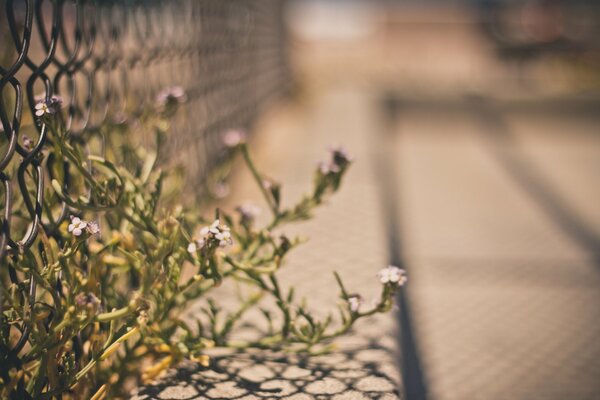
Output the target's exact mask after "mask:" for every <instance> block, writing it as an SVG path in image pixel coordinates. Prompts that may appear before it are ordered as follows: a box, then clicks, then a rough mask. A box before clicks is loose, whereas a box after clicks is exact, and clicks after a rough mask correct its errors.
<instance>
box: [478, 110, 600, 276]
mask: <svg viewBox="0 0 600 400" xmlns="http://www.w3.org/2000/svg"><path fill="white" fill-rule="evenodd" d="M471 103H472V110H474V112H475V113H476V115H477V116H478V117H479V119H480V121H481V123H482V125H483V126H484V133H485V134H486V135H485V139H487V140H486V143H487V144H488V149H489V151H490V153H491V154H492V155H493V156H494V158H495V160H496V161H497V162H498V164H500V165H501V166H502V167H503V168H504V170H505V171H506V172H507V173H508V174H509V176H510V177H511V178H512V179H513V180H514V181H515V182H516V183H517V184H518V185H519V186H520V188H521V189H522V190H523V191H524V192H525V193H527V194H528V195H529V196H530V197H531V198H532V199H533V200H534V201H535V203H536V204H537V205H538V206H539V208H540V209H541V210H542V211H543V212H544V214H545V215H546V216H547V217H548V219H549V220H550V221H552V223H554V224H555V225H556V226H557V227H558V228H559V229H560V230H561V231H562V232H564V233H565V234H566V235H567V236H568V237H570V238H571V239H573V240H574V241H575V242H576V243H577V244H578V245H579V246H580V247H581V248H582V249H583V250H584V251H586V252H587V253H588V254H589V255H590V256H591V257H592V259H593V261H594V264H595V265H596V267H598V268H600V237H598V235H596V234H595V233H594V232H593V231H592V230H591V229H589V227H588V226H587V225H586V224H585V223H584V222H583V221H581V219H580V217H579V216H578V215H577V214H576V213H575V212H574V211H573V209H572V207H570V206H569V205H568V204H567V203H566V201H565V200H564V199H563V198H562V197H561V195H560V192H559V191H558V190H557V189H556V188H555V187H553V185H552V184H550V183H549V182H548V181H547V180H546V179H545V178H544V175H543V174H542V173H541V172H540V171H539V169H538V168H536V166H535V165H534V164H533V163H532V162H530V160H528V159H527V158H525V157H523V155H521V154H519V153H518V152H517V151H511V150H510V147H511V145H514V144H515V142H516V139H515V138H514V135H513V134H512V133H511V131H510V128H509V126H508V124H507V122H506V120H505V119H504V118H503V116H502V115H501V114H500V112H499V111H498V110H496V109H495V108H494V107H493V105H492V104H490V102H489V101H486V100H485V99H481V98H476V99H475V98H472V99H471Z"/></svg>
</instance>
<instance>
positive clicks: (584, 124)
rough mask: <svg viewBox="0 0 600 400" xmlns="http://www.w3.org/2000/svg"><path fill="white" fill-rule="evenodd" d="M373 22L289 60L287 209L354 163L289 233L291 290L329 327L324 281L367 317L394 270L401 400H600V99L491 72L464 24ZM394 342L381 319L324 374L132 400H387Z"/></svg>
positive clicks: (217, 376) (203, 383)
mask: <svg viewBox="0 0 600 400" xmlns="http://www.w3.org/2000/svg"><path fill="white" fill-rule="evenodd" d="M405 11H406V10H405ZM336 12H337V11H336ZM411 13H412V14H411ZM361 15H363V16H364V14H361ZM335 18H338V21H342V19H343V15H342V14H336V15H335ZM375 20H377V21H387V22H385V23H384V24H383V25H381V26H379V28H378V29H374V30H373V31H372V32H371V33H370V34H367V35H364V36H362V37H358V38H356V37H355V38H353V39H352V40H349V39H345V40H341V41H335V40H330V41H327V40H323V41H320V42H313V43H307V42H300V43H296V47H295V49H294V50H295V51H294V52H293V54H292V55H293V56H294V57H293V58H294V63H295V65H296V67H297V72H298V74H297V75H298V78H299V81H300V82H301V83H302V85H300V89H301V90H300V91H299V96H297V97H296V102H295V103H293V104H292V105H287V106H283V107H278V108H277V109H276V110H275V111H273V112H272V113H270V114H269V115H268V116H267V118H265V119H264V120H263V121H262V122H261V123H259V126H258V127H257V132H258V135H257V136H256V138H255V140H254V141H253V143H252V145H253V147H255V149H256V150H257V151H258V153H259V158H258V160H259V165H260V167H261V168H262V169H264V170H268V171H269V173H270V174H271V175H272V176H273V177H274V178H277V179H279V180H281V181H283V182H286V190H285V195H284V196H285V198H286V199H287V200H289V199H290V198H294V197H295V196H297V195H298V194H299V193H301V192H302V190H303V189H304V188H306V187H307V185H308V184H309V183H310V179H311V174H310V172H309V171H308V170H310V169H311V168H312V167H313V166H314V163H315V162H316V161H317V160H319V159H322V158H323V157H324V155H325V149H326V147H327V146H328V145H329V144H332V143H343V144H345V145H346V146H347V147H348V149H349V150H350V151H351V152H352V153H354V155H355V156H356V162H355V164H354V166H353V167H352V170H351V172H350V175H349V176H348V180H347V182H346V185H345V186H344V188H343V190H342V191H341V193H340V194H339V195H338V196H336V197H335V198H334V199H333V200H332V201H331V204H330V205H328V206H327V207H326V208H324V209H323V210H321V211H319V212H318V213H317V218H316V219H315V220H314V221H312V222H309V223H306V224H301V225H299V226H298V227H297V228H296V227H294V228H293V229H289V230H288V232H304V233H306V234H307V235H308V236H310V238H311V240H310V242H308V243H307V244H305V245H304V246H303V247H302V248H299V249H298V250H297V251H296V252H295V253H294V254H293V255H292V257H291V259H290V262H289V264H288V266H287V267H286V269H285V271H282V272H283V274H282V275H283V280H284V281H285V283H286V284H294V285H296V286H297V287H298V289H299V292H300V293H301V294H304V295H306V296H307V298H308V301H309V303H310V304H311V306H312V307H313V308H314V309H316V310H325V309H327V307H329V306H331V305H333V304H335V301H336V295H335V286H334V281H333V279H332V277H331V271H332V270H334V269H335V270H338V271H340V272H341V273H342V274H343V275H345V276H346V281H347V284H348V287H349V288H351V289H352V290H355V291H360V292H361V293H362V294H363V295H364V296H365V297H366V298H370V297H372V296H373V295H374V294H375V293H376V291H377V286H378V285H377V282H376V280H375V278H374V274H375V272H376V271H377V270H378V269H379V268H381V267H382V266H383V265H385V264H386V261H387V259H388V256H390V254H391V255H392V258H400V259H401V260H400V261H402V262H404V263H405V264H406V267H407V269H408V271H409V277H410V278H409V279H410V280H409V285H408V287H407V292H406V293H407V299H408V300H409V301H408V304H409V307H410V311H411V313H410V314H411V317H412V319H411V321H410V328H411V329H412V332H413V334H414V337H415V340H414V347H415V348H416V352H415V353H416V354H415V357H416V359H417V361H419V362H420V365H421V367H422V374H420V375H421V376H420V378H421V380H422V383H423V385H422V386H423V387H420V386H419V385H417V388H418V390H419V391H418V392H413V393H411V394H412V395H411V396H409V397H408V400H413V399H416V400H422V399H433V400H478V399H481V400H504V399H506V400H509V399H510V400H513V399H518V400H538V399H539V400H542V399H543V400H562V399H576V400H580V399H581V400H586V399H590V400H592V399H598V398H600V394H599V393H600V362H599V361H598V360H600V341H599V340H598V337H600V207H598V204H600V185H598V184H597V182H598V176H599V175H598V174H599V173H600V161H599V160H600V136H599V135H598V126H599V124H600V116H599V114H598V109H600V108H599V107H598V105H599V104H600V102H598V101H597V100H593V99H594V98H596V99H598V98H599V97H598V96H597V95H594V94H593V90H591V89H590V88H591V86H589V85H588V83H587V81H586V80H585V79H582V75H581V74H579V73H573V68H575V63H573V64H569V63H568V62H567V60H566V59H564V58H562V59H560V58H556V59H550V58H549V59H546V58H544V57H541V58H538V59H536V60H535V61H533V62H531V63H529V64H525V63H523V64H519V63H518V62H514V61H512V62H510V61H509V62H505V61H500V60H498V59H497V57H496V55H495V53H494V50H493V48H492V46H491V44H490V42H487V41H486V40H485V39H484V38H483V37H482V36H481V34H480V31H479V30H478V29H479V28H478V26H477V24H476V23H475V22H474V20H473V19H472V14H469V13H465V12H462V11H460V10H459V11H458V12H457V11H456V10H454V11H451V12H445V10H442V11H441V12H438V13H429V14H428V12H427V11H426V10H425V11H419V10H417V11H414V10H413V11H410V12H402V13H398V14H394V15H392V14H388V15H378V16H375ZM352 23H356V20H353V22H352ZM582 87H585V88H586V90H588V93H587V95H588V96H583V97H577V96H575V95H574V93H576V92H577V91H578V90H579V89H580V88H582ZM596 87H597V86H596ZM578 88H579V89H578ZM390 93H391V96H392V98H393V99H395V104H396V107H395V109H394V110H393V112H391V113H388V114H387V117H386V118H382V116H384V115H386V114H385V112H384V111H383V108H382V107H381V104H382V101H381V99H382V98H383V97H385V96H387V98H388V99H389V98H390V97H389V96H390ZM589 95H591V96H589ZM374 167H377V168H374ZM249 181H250V179H249V178H248V176H247V175H244V174H238V175H237V179H236V181H235V182H233V183H232V186H233V187H235V188H236V190H235V195H234V197H235V198H236V200H239V201H243V200H245V199H256V198H258V196H257V193H256V191H255V190H254V189H252V186H251V183H250V182H249ZM382 188H383V189H384V190H381V189H382ZM382 193H384V194H386V195H388V196H390V197H389V198H385V199H383V198H382ZM384 200H385V201H384ZM391 209H393V210H395V213H394V212H390V211H391ZM390 227H392V230H390ZM394 228H395V231H396V233H397V235H388V234H386V232H388V233H389V232H392V231H394V230H393V229H394ZM396 236H397V237H396ZM390 238H391V240H390ZM390 245H391V246H390ZM224 297H225V298H227V296H226V295H225V296H224ZM190 312H191V313H192V314H193V313H194V312H197V310H194V309H192V310H191V311H190ZM404 325H405V324H404ZM404 325H403V326H404ZM403 332H404V331H403ZM398 336H399V335H398V331H397V329H396V322H395V316H394V315H389V316H387V317H379V318H374V319H372V320H371V321H368V322H367V321H364V322H363V323H361V324H359V325H358V326H357V328H356V330H355V332H354V333H353V334H352V335H351V336H349V337H348V338H346V339H344V340H343V341H341V343H340V350H339V352H336V353H334V354H332V355H329V356H323V357H318V358H312V359H310V360H304V359H297V358H290V357H283V356H282V355H280V354H270V353H265V352H258V353H250V354H237V355H220V356H217V357H216V358H214V362H213V369H211V370H200V369H198V368H197V367H195V366H190V365H186V366H182V367H181V368H180V369H178V370H177V371H171V375H170V376H169V377H166V378H165V379H164V380H162V381H161V382H157V383H156V384H154V385H150V386H148V387H146V388H142V389H141V391H140V395H139V396H138V397H137V398H138V399H216V398H225V399H227V398H232V399H233V398H234V399H257V398H274V399H276V398H289V399H312V398H320V399H368V398H381V399H396V398H398V397H399V395H398V393H401V392H402V387H403V385H401V384H400V383H399V379H398V375H399V373H398V372H397V371H398V367H397V364H396V363H397V361H398V360H399V359H401V357H398V351H397V348H398V345H397V338H398ZM405 359H406V357H405ZM409 383H410V385H412V381H410V382H409V379H407V380H406V384H405V385H404V386H406V387H407V388H408V387H409Z"/></svg>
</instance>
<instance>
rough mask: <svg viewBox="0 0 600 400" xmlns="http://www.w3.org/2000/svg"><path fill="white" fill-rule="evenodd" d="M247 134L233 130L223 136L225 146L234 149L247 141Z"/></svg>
mask: <svg viewBox="0 0 600 400" xmlns="http://www.w3.org/2000/svg"><path fill="white" fill-rule="evenodd" d="M246 136H247V135H246V132H244V131H242V130H239V129H231V130H229V131H227V132H225V133H224V134H223V144H225V146H227V147H230V148H233V147H236V146H237V145H239V144H241V143H244V142H245V141H246Z"/></svg>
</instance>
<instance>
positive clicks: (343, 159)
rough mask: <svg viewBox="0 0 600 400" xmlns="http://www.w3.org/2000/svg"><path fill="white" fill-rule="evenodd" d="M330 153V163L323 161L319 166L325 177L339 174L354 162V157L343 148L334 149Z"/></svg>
mask: <svg viewBox="0 0 600 400" xmlns="http://www.w3.org/2000/svg"><path fill="white" fill-rule="evenodd" d="M329 152H330V153H331V160H330V161H329V162H325V161H321V162H320V163H319V165H318V168H319V171H320V172H321V174H323V175H328V174H337V173H339V172H340V171H341V170H342V169H343V168H345V167H346V166H348V164H350V162H352V157H351V156H350V155H349V154H348V152H347V151H346V150H345V149H344V148H343V147H338V148H332V149H330V150H329Z"/></svg>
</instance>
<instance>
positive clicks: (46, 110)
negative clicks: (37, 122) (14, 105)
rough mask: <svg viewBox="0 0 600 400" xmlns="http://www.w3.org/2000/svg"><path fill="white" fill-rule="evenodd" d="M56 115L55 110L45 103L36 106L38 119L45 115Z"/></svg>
mask: <svg viewBox="0 0 600 400" xmlns="http://www.w3.org/2000/svg"><path fill="white" fill-rule="evenodd" d="M51 114H54V109H52V108H51V107H49V106H48V104H46V103H45V102H44V103H37V104H36V105H35V115H36V116H38V117H43V116H44V115H51Z"/></svg>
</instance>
